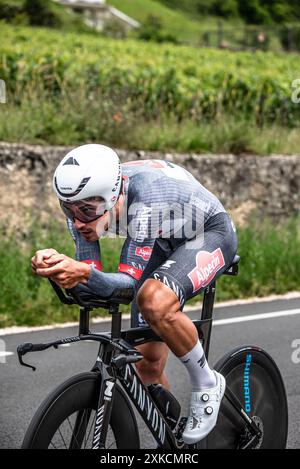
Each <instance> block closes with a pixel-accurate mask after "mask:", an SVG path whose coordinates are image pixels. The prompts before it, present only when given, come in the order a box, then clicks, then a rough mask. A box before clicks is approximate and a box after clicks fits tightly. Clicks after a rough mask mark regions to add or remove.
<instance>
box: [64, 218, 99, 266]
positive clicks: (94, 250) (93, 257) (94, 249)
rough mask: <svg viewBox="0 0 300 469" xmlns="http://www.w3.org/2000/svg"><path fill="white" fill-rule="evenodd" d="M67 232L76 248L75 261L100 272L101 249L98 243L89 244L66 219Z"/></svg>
mask: <svg viewBox="0 0 300 469" xmlns="http://www.w3.org/2000/svg"><path fill="white" fill-rule="evenodd" d="M67 226H68V229H69V232H70V234H71V236H72V238H73V240H74V242H75V246H76V260H77V261H80V262H84V263H85V264H89V265H91V266H92V267H93V268H95V269H97V270H100V271H102V270H103V266H102V262H101V249H100V245H99V242H98V241H93V242H89V241H86V240H85V239H84V237H83V236H82V235H81V234H80V233H79V232H78V230H76V228H75V226H74V223H73V222H72V221H71V220H69V219H67Z"/></svg>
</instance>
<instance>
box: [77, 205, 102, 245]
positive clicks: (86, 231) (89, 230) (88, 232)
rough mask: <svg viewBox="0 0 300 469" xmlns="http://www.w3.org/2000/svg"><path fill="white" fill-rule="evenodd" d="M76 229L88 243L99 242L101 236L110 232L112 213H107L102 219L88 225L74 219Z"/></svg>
mask: <svg viewBox="0 0 300 469" xmlns="http://www.w3.org/2000/svg"><path fill="white" fill-rule="evenodd" d="M74 225H75V228H76V229H77V230H78V231H79V233H80V234H82V236H83V237H84V238H85V239H86V241H90V242H92V241H97V240H98V239H99V238H100V236H101V235H102V234H103V233H105V231H107V230H108V228H109V225H110V213H109V212H105V213H104V215H102V217H99V218H97V220H93V221H91V222H88V223H84V222H82V221H80V220H78V218H76V217H75V218H74Z"/></svg>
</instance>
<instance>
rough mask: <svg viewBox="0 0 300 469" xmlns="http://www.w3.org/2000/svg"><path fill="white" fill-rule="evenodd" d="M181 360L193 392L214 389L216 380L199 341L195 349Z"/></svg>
mask: <svg viewBox="0 0 300 469" xmlns="http://www.w3.org/2000/svg"><path fill="white" fill-rule="evenodd" d="M179 360H180V361H181V362H182V363H183V364H184V366H185V367H186V369H187V370H188V373H189V375H190V378H191V385H192V391H201V390H202V389H209V388H213V387H214V386H215V385H216V378H215V375H214V373H213V371H212V370H211V369H210V367H209V366H208V363H207V360H206V358H205V355H204V351H203V347H202V345H201V342H200V341H199V340H198V342H197V343H196V345H195V347H194V348H193V349H192V350H191V351H190V352H188V353H187V354H186V355H184V356H183V357H179Z"/></svg>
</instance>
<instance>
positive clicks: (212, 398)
mask: <svg viewBox="0 0 300 469" xmlns="http://www.w3.org/2000/svg"><path fill="white" fill-rule="evenodd" d="M214 374H215V376H216V380H217V384H216V386H215V387H214V388H211V389H202V390H201V391H199V392H192V397H191V403H190V415H189V418H188V420H187V423H186V426H185V429H184V432H183V434H182V439H183V441H184V442H185V443H186V444H188V445H193V444H195V443H198V441H201V440H203V438H205V437H206V436H207V435H208V434H209V433H210V432H211V431H212V430H213V429H214V427H215V426H216V423H217V419H218V414H219V410H220V405H221V401H222V399H223V396H224V393H225V389H226V381H225V378H224V376H222V375H221V374H220V373H217V372H216V371H214Z"/></svg>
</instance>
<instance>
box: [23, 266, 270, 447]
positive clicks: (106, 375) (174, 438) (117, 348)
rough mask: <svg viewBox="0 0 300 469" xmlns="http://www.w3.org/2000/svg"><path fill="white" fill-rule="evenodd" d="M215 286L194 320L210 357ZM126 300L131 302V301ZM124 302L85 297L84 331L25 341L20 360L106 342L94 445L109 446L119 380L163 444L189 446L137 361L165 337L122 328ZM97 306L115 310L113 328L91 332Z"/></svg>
mask: <svg viewBox="0 0 300 469" xmlns="http://www.w3.org/2000/svg"><path fill="white" fill-rule="evenodd" d="M227 275H237V269H236V271H235V270H234V269H233V271H232V273H230V271H229V272H228V271H227ZM52 286H53V288H54V289H55V291H56V293H57V295H58V296H59V298H60V300H61V301H62V302H63V303H67V304H72V303H75V301H74V299H71V297H70V296H65V295H64V294H63V292H62V290H61V289H60V288H59V287H57V285H55V284H52ZM215 290H216V284H215V282H213V283H212V284H211V285H210V286H208V287H207V288H206V290H205V291H204V297H203V305H202V313H201V319H200V320H195V321H193V322H194V324H195V326H196V328H197V331H198V335H199V339H200V340H201V342H202V345H203V348H204V351H205V355H206V357H208V355H209V348H210V337H211V328H212V316H213V306H214V299H215ZM78 302H79V301H78ZM123 302H124V303H125V301H123ZM128 302H129V301H128ZM79 304H80V303H79ZM119 305H120V301H119V302H117V301H116V302H113V301H110V302H109V303H108V302H104V301H102V300H101V301H100V300H99V301H98V300H97V301H96V302H93V304H85V305H83V303H82V302H81V306H83V307H82V308H81V309H80V322H79V335H78V336H76V337H69V338H65V339H61V340H57V341H55V342H51V343H48V344H35V345H34V344H24V345H22V346H19V347H18V355H19V361H20V363H21V364H22V365H24V366H28V367H30V368H32V369H35V368H34V367H32V366H31V365H27V364H25V363H24V362H23V359H22V357H23V355H25V354H26V353H28V352H34V351H41V350H46V349H48V348H50V347H54V348H57V347H58V346H59V345H63V344H66V343H74V342H79V341H84V340H92V341H97V342H100V346H99V352H98V356H97V361H96V363H95V365H94V367H93V368H92V371H93V372H96V373H98V374H99V383H100V392H99V399H98V406H97V410H96V419H95V429H94V434H93V444H92V447H93V449H102V448H105V442H106V437H107V432H108V426H109V421H110V417H111V412H112V406H113V402H114V396H115V389H116V383H117V381H118V382H120V383H121V385H122V387H123V389H124V391H125V392H126V394H127V396H128V397H129V399H130V401H131V402H132V403H133V404H134V406H135V407H136V409H137V410H138V412H139V414H140V415H141V418H142V419H143V420H144V422H145V425H146V426H147V427H148V429H149V430H150V432H151V433H152V435H153V437H154V438H155V440H156V441H157V443H158V445H159V446H160V447H161V448H163V449H178V448H182V447H184V443H183V442H182V440H181V439H180V436H181V435H180V432H179V434H175V433H174V431H172V430H171V428H170V427H169V425H168V423H167V422H166V420H165V418H164V416H163V415H162V413H161V412H160V411H159V409H158V408H157V406H156V404H155V402H154V400H153V399H152V397H151V395H150V394H149V392H148V390H147V387H146V386H145V385H144V384H143V383H142V382H141V380H140V378H139V376H138V374H137V372H136V371H135V368H134V367H133V365H132V363H135V362H137V361H139V360H141V359H142V355H141V354H140V353H139V352H138V351H137V349H136V348H135V347H136V346H138V345H142V344H145V343H147V342H153V341H162V339H161V338H160V337H158V336H157V335H156V334H155V333H154V332H153V331H152V329H150V328H149V327H138V328H133V329H129V330H124V331H122V330H121V313H120V311H119ZM96 307H104V308H106V309H109V312H110V314H111V315H112V324H111V333H102V334H98V333H90V331H89V313H90V311H91V310H92V309H94V308H96ZM225 397H226V398H227V399H228V401H229V402H230V404H231V405H232V407H233V408H234V409H235V411H236V412H235V414H236V418H237V423H238V422H239V421H240V419H241V418H242V419H243V420H244V422H245V424H246V427H247V428H248V430H249V432H250V434H251V435H252V436H253V438H252V439H251V441H249V442H248V443H247V444H246V445H245V447H244V448H245V449H246V448H251V447H255V445H256V444H257V442H258V441H259V438H260V436H261V431H260V429H259V428H258V427H257V425H256V423H255V422H254V421H253V420H252V419H251V418H250V417H249V415H248V414H247V412H246V410H245V409H244V407H243V406H242V404H241V403H240V401H239V400H238V399H237V397H236V396H235V394H233V393H232V392H231V391H230V389H229V388H228V387H227V388H226V391H225ZM82 421H83V414H82V412H79V413H78V415H77V418H76V423H75V430H74V433H75V435H73V438H72V441H71V446H72V443H73V444H76V441H77V440H78V437H77V435H78V434H80V432H81V433H82V425H83V423H82ZM205 441H206V440H204V442H202V444H201V446H202V447H203V448H205V446H206V443H205ZM74 442H75V443H74ZM72 447H73V446H72Z"/></svg>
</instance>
